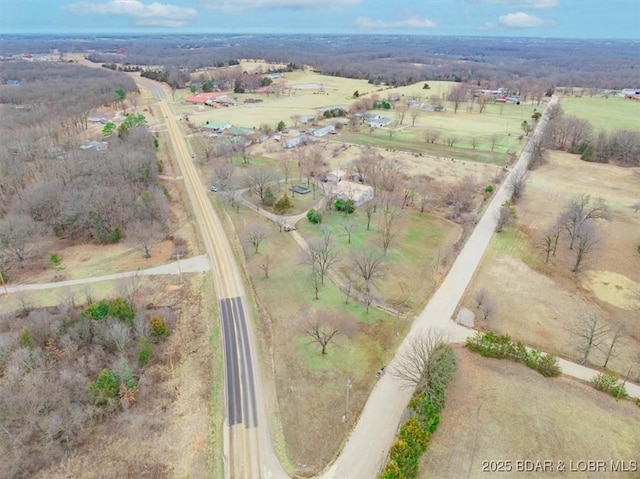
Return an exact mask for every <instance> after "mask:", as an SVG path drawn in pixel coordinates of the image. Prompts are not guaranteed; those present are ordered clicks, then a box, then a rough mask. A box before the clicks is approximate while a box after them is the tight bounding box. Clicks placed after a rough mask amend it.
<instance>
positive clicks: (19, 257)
mask: <svg viewBox="0 0 640 479" xmlns="http://www.w3.org/2000/svg"><path fill="white" fill-rule="evenodd" d="M42 236H43V227H42V224H41V223H38V222H36V221H34V220H32V219H31V217H29V216H27V215H9V216H7V217H6V218H4V219H2V220H0V248H2V249H3V250H4V252H5V255H6V256H7V257H8V258H13V259H15V260H16V261H17V262H18V264H19V265H20V267H24V263H25V262H26V261H27V260H28V259H30V258H31V257H32V256H33V255H34V254H35V253H36V249H37V247H38V244H39V242H40V240H41V239H42Z"/></svg>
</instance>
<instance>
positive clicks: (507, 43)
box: [0, 35, 640, 89]
mask: <svg viewBox="0 0 640 479" xmlns="http://www.w3.org/2000/svg"><path fill="white" fill-rule="evenodd" d="M52 47H56V48H58V49H60V50H61V51H63V52H64V51H74V52H78V51H86V50H89V49H92V50H95V51H96V53H93V54H92V57H91V58H92V59H94V60H95V61H98V62H99V63H106V64H110V63H119V64H122V63H128V64H129V65H164V66H166V67H174V68H185V69H187V70H188V71H190V72H195V71H197V70H198V69H202V68H208V67H217V68H220V66H221V65H228V64H229V63H230V61H229V59H238V58H260V59H265V60H267V61H269V62H276V63H282V64H289V63H291V64H296V65H311V66H312V67H313V68H314V69H315V70H317V71H319V72H321V73H324V74H327V75H335V76H342V77H348V78H359V79H366V80H368V81H370V82H371V83H375V84H379V83H385V84H388V85H395V86H400V85H406V84H411V83H415V82H417V81H422V80H450V81H458V82H463V81H464V82H477V81H480V82H491V81H497V82H504V81H507V80H529V81H534V82H548V83H550V84H553V85H580V86H585V87H599V88H614V89H615V88H617V89H620V88H626V87H630V85H628V84H627V83H628V82H629V79H630V78H636V77H637V75H636V74H635V68H636V66H637V64H638V62H639V61H640V54H639V53H638V52H637V49H636V48H634V45H633V42H631V41H622V40H620V41H610V42H597V41H592V40H576V39H536V38H528V39H527V41H518V40H514V39H513V38H496V37H469V38H467V37H439V36H432V35H429V36H417V35H411V36H408V35H358V36H344V37H342V36H330V37H329V36H326V35H320V36H318V35H296V36H287V35H260V36H253V37H233V38H231V37H226V36H224V35H216V36H215V37H203V36H201V35H199V36H197V37H189V36H176V37H172V36H162V37H160V36H154V35H148V36H143V37H140V36H138V37H135V38H134V37H131V38H126V37H125V38H122V37H119V38H109V37H105V38H101V39H95V38H87V39H85V41H84V42H81V43H79V42H77V41H76V40H75V39H74V40H70V39H64V38H50V39H46V38H26V37H25V38H23V39H11V41H6V42H3V44H2V45H0V54H5V55H8V54H17V53H23V52H25V51H32V52H38V51H45V52H48V51H49V49H50V48H52ZM119 50H126V54H124V55H123V54H122V53H115V52H117V51H119Z"/></svg>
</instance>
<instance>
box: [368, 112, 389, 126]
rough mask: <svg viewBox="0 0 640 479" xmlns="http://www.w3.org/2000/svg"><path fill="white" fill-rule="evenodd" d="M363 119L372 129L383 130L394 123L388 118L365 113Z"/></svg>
mask: <svg viewBox="0 0 640 479" xmlns="http://www.w3.org/2000/svg"><path fill="white" fill-rule="evenodd" d="M362 119H363V121H364V122H365V123H366V124H367V125H368V126H370V127H371V128H382V127H384V126H389V125H390V124H391V123H393V120H392V119H391V118H389V117H388V116H381V115H378V114H375V113H365V114H364V115H363V116H362Z"/></svg>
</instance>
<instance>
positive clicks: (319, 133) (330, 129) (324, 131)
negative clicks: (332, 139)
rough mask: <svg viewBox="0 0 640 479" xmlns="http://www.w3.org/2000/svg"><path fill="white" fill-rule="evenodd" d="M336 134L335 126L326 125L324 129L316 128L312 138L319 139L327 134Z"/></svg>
mask: <svg viewBox="0 0 640 479" xmlns="http://www.w3.org/2000/svg"><path fill="white" fill-rule="evenodd" d="M335 132H336V126H335V125H327V126H325V127H322V128H318V129H317V130H314V131H313V136H315V137H317V138H320V137H321V136H325V135H327V134H329V133H335Z"/></svg>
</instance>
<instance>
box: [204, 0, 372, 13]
mask: <svg viewBox="0 0 640 479" xmlns="http://www.w3.org/2000/svg"><path fill="white" fill-rule="evenodd" d="M198 1H199V3H200V4H202V5H204V6H206V7H207V8H209V9H211V10H216V11H219V12H223V13H242V12H246V11H247V10H260V9H265V10H266V9H272V10H274V9H294V10H326V9H332V10H339V9H340V8H341V7H345V6H347V5H352V4H356V3H361V2H362V0H324V1H323V0H198Z"/></svg>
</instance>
